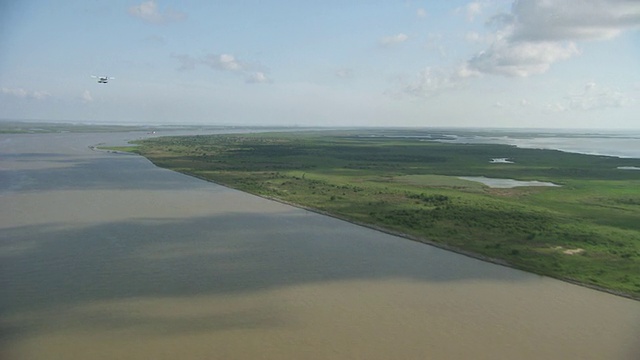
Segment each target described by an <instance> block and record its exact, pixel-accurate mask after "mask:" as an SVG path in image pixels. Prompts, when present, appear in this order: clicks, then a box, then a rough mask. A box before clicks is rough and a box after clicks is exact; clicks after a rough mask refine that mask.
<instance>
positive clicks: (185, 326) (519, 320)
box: [0, 133, 640, 360]
mask: <svg viewBox="0 0 640 360" xmlns="http://www.w3.org/2000/svg"><path fill="white" fill-rule="evenodd" d="M140 136H144V134H135V133H114V134H46V135H0V291H1V293H0V294H1V295H0V312H1V314H0V345H1V348H0V358H2V359H47V360H52V359H65V360H73V359H82V360H85V359H172V360H173V359H255V358H260V359H287V358H289V359H391V358H395V359H452V358H453V359H465V358H466V359H638V358H640V342H639V341H638V339H640V302H637V301H633V300H629V299H625V298H620V297H616V296H613V295H609V294H605V293H601V292H597V291H593V290H590V289H586V288H582V287H579V286H575V285H571V284H567V283H564V282H561V281H556V280H552V279H549V278H545V277H540V276H536V275H531V274H527V273H524V272H521V271H517V270H513V269H508V268H504V267H500V266H496V265H493V264H488V263H484V262H481V261H478V260H475V259H471V258H467V257H464V256H461V255H458V254H453V253H450V252H447V251H443V250H440V249H437V248H434V247H431V246H427V245H423V244H419V243H415V242H411V241H408V240H405V239H402V238H398V237H394V236H390V235H387V234H383V233H379V232H376V231H373V230H370V229H366V228H362V227H358V226H355V225H352V224H349V223H346V222H342V221H339V220H336V219H333V218H329V217H325V216H321V215H318V214H313V213H310V212H307V211H304V210H301V209H297V208H293V207H290V206H286V205H283V204H280V203H275V202H272V201H268V200H265V199H262V198H258V197H254V196H251V195H247V194H244V193H241V192H237V191H234V190H230V189H227V188H224V187H221V186H217V185H215V184H211V183H207V182H204V181H200V180H197V179H194V178H190V177H187V176H184V175H181V174H178V173H174V172H171V171H168V170H164V169H159V168H156V167H155V166H153V165H152V164H151V163H150V162H148V161H147V160H146V159H144V158H141V157H138V156H133V155H121V154H114V153H108V152H99V151H93V150H91V149H90V148H89V146H91V145H95V144H98V143H108V144H118V143H123V142H124V141H125V140H127V139H134V138H137V137H140Z"/></svg>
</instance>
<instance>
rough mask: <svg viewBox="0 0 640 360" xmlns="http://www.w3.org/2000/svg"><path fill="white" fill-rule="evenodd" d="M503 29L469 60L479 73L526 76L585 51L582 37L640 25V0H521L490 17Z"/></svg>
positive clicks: (602, 36)
mask: <svg viewBox="0 0 640 360" xmlns="http://www.w3.org/2000/svg"><path fill="white" fill-rule="evenodd" d="M487 24H488V25H490V26H493V27H495V28H496V29H497V30H496V32H495V34H494V36H493V38H494V41H493V43H491V44H490V45H489V47H488V48H487V49H486V50H484V51H482V52H480V53H478V54H476V55H475V56H473V57H472V58H471V59H469V60H468V61H467V63H466V66H467V67H468V69H469V70H470V71H473V72H475V73H476V74H478V75H479V74H494V75H504V76H517V77H526V76H531V75H535V74H541V73H544V72H546V71H547V70H548V69H549V68H550V66H551V65H552V64H554V63H556V62H558V61H562V60H566V59H569V58H571V57H573V56H575V55H578V54H580V50H579V49H578V46H577V44H576V42H577V41H587V40H606V39H611V38H613V37H615V36H617V35H619V34H621V33H622V32H624V31H625V30H630V29H637V28H640V1H633V0H579V1H550V0H518V1H515V2H514V3H513V5H512V7H511V12H509V13H501V14H497V15H495V16H493V17H492V18H490V19H489V21H488V22H487Z"/></svg>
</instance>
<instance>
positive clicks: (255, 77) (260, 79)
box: [246, 71, 272, 84]
mask: <svg viewBox="0 0 640 360" xmlns="http://www.w3.org/2000/svg"><path fill="white" fill-rule="evenodd" d="M246 82H248V83H252V84H267V83H271V82H272V81H271V79H269V78H268V77H267V75H266V74H265V73H263V72H261V71H256V72H254V73H251V74H249V75H248V77H247V79H246Z"/></svg>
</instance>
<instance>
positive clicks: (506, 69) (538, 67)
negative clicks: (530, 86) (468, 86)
mask: <svg viewBox="0 0 640 360" xmlns="http://www.w3.org/2000/svg"><path fill="white" fill-rule="evenodd" d="M578 53H579V50H578V47H577V46H576V44H575V43H572V42H569V43H558V42H550V41H545V42H515V43H513V42H509V41H496V42H494V43H493V44H492V45H491V47H490V48H489V49H487V50H485V51H482V52H480V53H479V54H477V55H476V56H474V57H473V58H471V59H470V60H469V61H468V62H467V64H468V66H469V68H470V69H472V70H475V71H478V72H480V73H484V74H497V75H505V76H520V77H526V76H530V75H534V74H542V73H544V72H546V71H547V70H548V69H549V67H550V66H551V64H553V63H555V62H557V61H560V60H565V59H568V58H570V57H571V56H573V55H576V54H578Z"/></svg>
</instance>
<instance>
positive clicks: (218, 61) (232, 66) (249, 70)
mask: <svg viewBox="0 0 640 360" xmlns="http://www.w3.org/2000/svg"><path fill="white" fill-rule="evenodd" d="M171 56H172V57H173V58H175V59H177V60H178V61H179V62H180V64H181V65H180V66H179V67H178V70H193V69H195V68H196V67H197V66H199V65H203V66H207V67H209V68H211V69H214V70H218V71H225V72H229V73H233V74H238V75H242V76H244V77H245V81H246V82H247V83H250V84H264V83H270V82H272V80H271V79H270V78H269V77H268V76H267V75H266V73H265V72H264V71H258V70H257V68H259V66H256V65H252V64H248V63H245V62H243V61H240V60H238V59H237V58H236V57H235V56H234V55H231V54H207V55H205V56H203V57H202V58H195V57H193V56H190V55H186V54H172V55H171Z"/></svg>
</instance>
